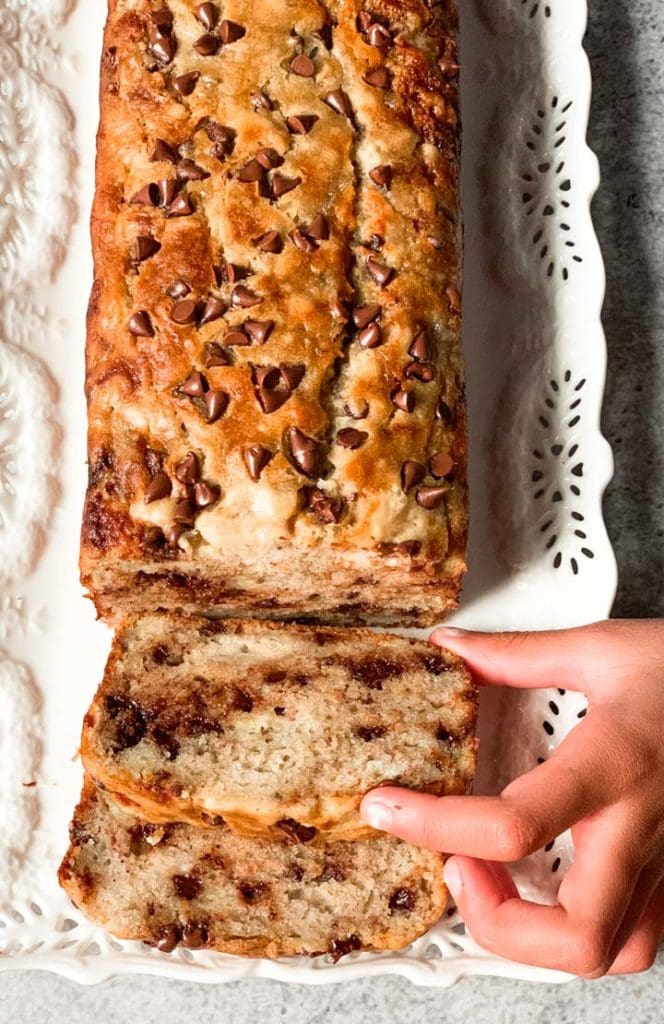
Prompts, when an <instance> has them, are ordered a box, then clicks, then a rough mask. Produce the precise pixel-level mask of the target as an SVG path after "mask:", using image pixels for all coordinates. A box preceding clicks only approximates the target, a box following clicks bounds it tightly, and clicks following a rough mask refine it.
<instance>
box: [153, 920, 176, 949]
mask: <svg viewBox="0 0 664 1024" xmlns="http://www.w3.org/2000/svg"><path fill="white" fill-rule="evenodd" d="M181 936H182V933H181V931H180V928H179V927H178V925H176V924H167V925H164V927H163V928H161V929H160V930H159V932H158V933H157V941H156V946H157V949H158V950H160V951H161V952H162V953H172V952H173V950H174V949H175V947H176V946H177V945H178V943H179V941H180V938H181Z"/></svg>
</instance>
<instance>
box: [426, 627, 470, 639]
mask: <svg viewBox="0 0 664 1024" xmlns="http://www.w3.org/2000/svg"><path fill="white" fill-rule="evenodd" d="M434 633H435V634H436V636H450V637H452V636H466V634H467V633H468V630H467V629H459V627H458V626H438V628H437V629H435V630H434Z"/></svg>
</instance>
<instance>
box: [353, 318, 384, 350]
mask: <svg viewBox="0 0 664 1024" xmlns="http://www.w3.org/2000/svg"><path fill="white" fill-rule="evenodd" d="M357 340H358V342H359V344H360V345H361V346H362V348H378V347H379V346H380V345H382V344H383V335H382V333H381V329H380V327H379V326H378V324H377V323H372V324H367V326H366V327H365V328H364V329H363V330H361V331H360V333H359V334H358V336H357Z"/></svg>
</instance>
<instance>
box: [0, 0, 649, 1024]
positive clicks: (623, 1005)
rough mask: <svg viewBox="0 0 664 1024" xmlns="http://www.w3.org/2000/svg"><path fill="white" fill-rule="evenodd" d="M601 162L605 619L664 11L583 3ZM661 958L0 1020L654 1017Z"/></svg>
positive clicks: (201, 997) (243, 992)
mask: <svg viewBox="0 0 664 1024" xmlns="http://www.w3.org/2000/svg"><path fill="white" fill-rule="evenodd" d="M590 7H591V13H590V23H589V30H588V36H587V41H586V45H587V49H588V53H589V55H590V59H591V62H592V66H593V76H594V83H595V95H594V103H593V117H592V124H591V130H590V141H591V144H592V146H593V148H594V149H595V151H596V153H597V155H598V156H599V159H600V162H601V165H602V174H603V185H602V188H601V191H600V193H599V195H598V197H597V199H596V202H595V209H594V212H595V220H596V225H597V230H598V233H599V236H600V241H601V243H602V248H603V251H604V257H605V260H606V267H607V275H608V294H607V301H606V306H605V310H604V322H605V327H606V333H607V340H608V347H609V380H608V389H607V396H606V404H605V414H604V431H605V433H606V435H607V437H608V439H609V441H610V442H611V444H612V445H613V448H614V451H615V456H616V476H615V480H614V483H613V485H612V487H611V489H610V491H609V493H608V494H607V497H606V518H607V523H608V527H609V531H610V534H611V538H612V540H613V543H614V545H615V549H616V554H617V557H618V563H619V568H620V577H621V582H620V589H619V593H618V599H617V602H616V606H615V614H616V615H617V616H621V617H623V616H635V617H645V616H650V615H663V614H664V586H663V585H662V579H663V575H664V572H663V571H664V515H663V514H662V510H663V508H664V7H662V4H661V0H631V2H630V3H624V2H623V0H590ZM663 1001H664V954H663V955H661V956H660V961H659V964H658V965H657V967H655V968H654V969H653V970H652V971H651V972H650V973H649V974H647V975H640V976H637V977H633V978H617V979H605V980H603V981H601V982H592V983H587V982H573V983H571V984H569V985H564V986H561V987H557V986H536V985H528V984H522V983H518V982H505V981H498V980H493V979H477V980H468V981H464V982H461V983H460V984H459V985H457V986H455V987H454V988H453V989H451V990H448V991H444V990H443V991H439V990H435V989H418V988H415V987H413V986H412V985H410V984H409V983H408V982H405V981H399V980H395V979H382V980H376V981H371V982H354V983H352V984H347V985H343V986H341V985H334V986H330V987H325V988H322V989H314V988H306V987H301V986H284V985H280V984H277V983H276V982H266V981H249V982H243V983H238V984H232V985H226V986H219V987H205V986H200V987H199V986H195V985H190V984H179V983H175V982H166V981H161V980H155V979H148V978H132V979H124V980H120V981H116V982H111V983H109V984H107V985H104V986H100V987H97V988H92V989H83V988H79V987H77V986H76V985H74V984H71V983H69V982H67V981H64V980H62V979H60V978H56V977H53V976H50V975H47V974H39V973H26V974H20V973H10V974H3V975H0V1024H9V1022H10V1021H11V1022H12V1024H33V1022H34V1024H65V1022H66V1024H79V1022H80V1024H83V1022H86V1024H88V1022H90V1021H94V1022H95V1024H116V1022H117V1024H119V1022H125V1021H128V1020H136V1021H139V1022H140V1024H152V1022H159V1024H176V1022H178V1024H179V1022H180V1021H182V1020H184V1019H186V1020H190V1021H210V1020H213V1019H216V1020H221V1021H226V1020H229V1021H230V1020H232V1021H233V1024H245V1022H253V1021H254V1020H259V1021H264V1022H266V1024H273V1022H279V1021H285V1022H287V1024H319V1022H323V1021H325V1022H326V1024H342V1022H343V1024H349V1022H352V1024H364V1022H366V1024H369V1022H371V1024H374V1022H380V1024H384V1022H395V1024H401V1022H404V1024H406V1022H407V1024H420V1022H422V1024H424V1022H425V1021H426V1022H427V1024H428V1022H437V1024H454V1022H457V1021H458V1022H461V1021H463V1022H468V1021H473V1022H474V1024H485V1022H486V1024H489V1022H490V1024H582V1022H586V1021H588V1022H592V1024H609V1022H610V1024H628V1022H629V1024H650V1022H660V1024H661V1022H662V1021H663V1020H664V1009H663Z"/></svg>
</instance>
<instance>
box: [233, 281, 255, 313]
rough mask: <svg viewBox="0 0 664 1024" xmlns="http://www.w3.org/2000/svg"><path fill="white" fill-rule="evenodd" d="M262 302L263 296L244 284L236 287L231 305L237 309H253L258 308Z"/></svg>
mask: <svg viewBox="0 0 664 1024" xmlns="http://www.w3.org/2000/svg"><path fill="white" fill-rule="evenodd" d="M262 301H263V298H262V296H261V295H257V294H256V292H252V291H251V289H250V288H247V286H246V285H244V284H238V285H236V286H235V288H234V289H233V291H232V293H231V305H232V306H234V307H235V308H236V309H238V308H240V309H251V307H252V306H258V305H259V304H260V303H261V302H262Z"/></svg>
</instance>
